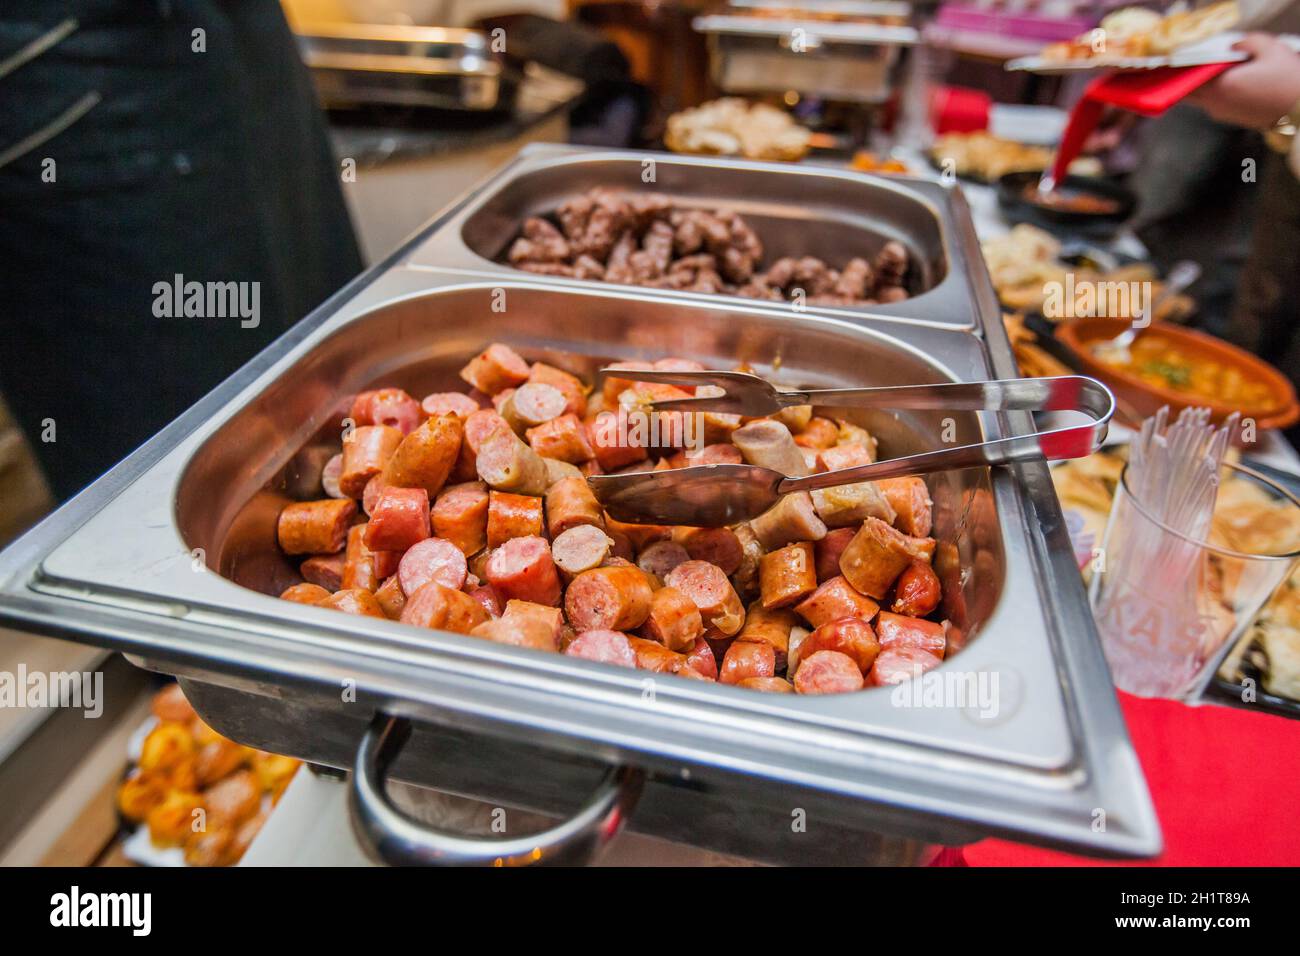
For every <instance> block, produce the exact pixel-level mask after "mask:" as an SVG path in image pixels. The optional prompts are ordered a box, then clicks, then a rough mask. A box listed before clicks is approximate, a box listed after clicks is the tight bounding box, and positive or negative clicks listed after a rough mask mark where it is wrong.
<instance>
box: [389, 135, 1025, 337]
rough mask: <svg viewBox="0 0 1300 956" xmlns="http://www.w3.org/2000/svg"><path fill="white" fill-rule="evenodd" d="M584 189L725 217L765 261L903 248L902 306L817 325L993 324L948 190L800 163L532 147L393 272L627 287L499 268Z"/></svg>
mask: <svg viewBox="0 0 1300 956" xmlns="http://www.w3.org/2000/svg"><path fill="white" fill-rule="evenodd" d="M595 186H607V187H611V188H614V189H619V190H623V191H626V192H629V193H651V192H653V193H656V194H658V195H662V196H667V197H669V198H670V199H672V201H673V202H674V203H676V204H678V205H681V206H688V207H698V208H718V207H725V208H727V209H732V210H734V211H736V212H738V213H740V214H741V215H742V216H744V217H745V219H746V221H747V222H749V224H750V225H751V226H752V227H753V228H754V230H755V231H756V232H757V233H758V235H759V238H760V239H762V240H763V244H764V247H765V248H766V250H767V255H766V257H767V260H768V261H770V260H772V259H776V258H778V257H780V256H787V255H793V256H802V255H812V256H818V257H819V258H822V259H824V260H826V261H827V262H829V263H831V264H832V265H842V264H843V262H844V261H846V260H847V259H848V258H849V257H850V256H853V255H866V256H872V255H874V254H875V252H876V250H878V249H879V248H880V246H881V245H883V244H884V242H885V241H886V240H888V239H896V240H898V241H899V242H902V243H903V244H904V245H905V246H907V247H908V249H909V251H910V252H911V254H912V260H913V278H912V280H911V285H912V289H911V291H912V293H913V294H912V297H911V298H910V299H907V300H906V301H903V302H898V303H894V304H890V305H873V306H870V307H866V308H828V307H822V306H818V307H817V308H816V310H815V311H817V312H818V313H820V314H825V315H831V316H836V317H839V318H846V319H853V320H860V319H867V318H871V319H885V320H888V321H891V322H903V323H908V324H916V325H929V326H936V327H940V328H948V329H966V330H969V329H975V328H977V327H978V326H979V325H980V323H981V316H995V317H996V316H998V315H999V314H1000V312H999V307H998V303H997V297H996V295H995V294H994V292H993V287H992V284H991V283H990V282H989V279H988V273H987V271H986V270H985V268H984V262H983V258H982V257H981V255H980V249H979V242H978V240H977V239H976V237H975V231H974V228H973V227H972V226H971V219H970V212H969V209H968V208H967V206H966V201H965V199H964V197H963V196H962V194H961V191H960V190H959V189H957V188H955V187H949V186H943V185H941V184H939V183H935V182H929V181H925V180H919V179H908V178H905V177H894V176H891V177H882V176H871V175H867V174H864V173H857V172H853V171H851V170H847V169H841V168H833V167H827V166H816V165H812V164H792V163H760V162H751V161H746V160H739V159H721V158H718V157H698V156H680V155H677V154H674V153H659V152H642V151H636V150H583V149H578V148H574V147H566V146H555V145H550V144H534V145H531V146H528V147H526V148H525V149H523V150H522V151H521V152H520V154H519V155H518V156H517V157H516V158H515V159H514V160H512V161H511V162H510V163H508V164H507V165H505V166H504V167H502V168H501V169H500V170H499V171H498V172H497V173H495V174H494V175H493V176H492V177H491V178H490V179H489V180H488V181H486V182H485V183H484V184H483V185H481V186H480V187H479V188H477V189H476V190H474V191H473V192H472V193H470V194H469V195H468V196H467V197H465V199H463V200H462V201H461V202H460V203H458V204H456V205H455V206H453V207H451V208H450V209H448V210H446V211H445V214H444V216H443V217H442V225H440V226H439V227H438V228H437V229H436V230H435V231H434V232H433V233H431V234H430V235H429V236H428V237H427V238H425V239H423V240H422V241H420V242H418V243H417V244H416V245H415V246H414V248H413V249H412V251H411V252H410V253H409V255H407V256H406V257H405V258H404V260H403V261H404V264H406V265H408V266H412V267H414V268H421V269H436V270H445V271H451V272H456V273H461V274H472V275H478V276H488V277H491V276H496V277H499V278H501V279H514V280H520V279H527V280H529V281H533V280H536V281H538V282H543V283H546V284H552V283H554V284H559V285H566V286H569V287H578V288H587V289H600V290H617V289H620V288H628V287H625V286H616V285H610V284H608V283H604V282H588V281H582V280H575V279H565V278H557V277H544V276H533V275H530V274H529V273H526V272H522V271H520V270H518V269H515V268H514V267H512V266H510V265H508V264H506V263H504V262H502V261H501V260H502V259H504V256H505V251H506V248H507V247H508V246H509V244H510V242H511V241H512V240H513V239H514V238H515V236H516V235H518V232H519V228H520V226H521V224H522V223H523V221H524V219H525V218H527V217H529V216H539V215H547V214H549V213H552V212H553V211H554V210H555V209H556V208H557V207H558V206H559V205H560V204H561V203H563V202H564V201H565V200H566V199H568V198H570V197H572V196H575V195H577V194H579V193H581V192H583V191H585V190H587V189H590V188H592V187H595ZM652 292H653V294H655V295H657V296H662V297H666V298H670V299H679V300H687V301H695V302H701V303H706V304H708V305H711V306H714V307H726V308H731V307H734V308H743V309H750V308H760V309H769V310H771V309H774V310H778V311H781V312H785V313H789V312H790V311H791V310H792V308H793V307H792V306H791V305H790V304H789V303H780V302H777V303H771V302H762V301H759V300H755V299H745V298H740V297H737V296H727V295H706V294H702V293H694V292H678V291H675V290H667V289H655V290H652Z"/></svg>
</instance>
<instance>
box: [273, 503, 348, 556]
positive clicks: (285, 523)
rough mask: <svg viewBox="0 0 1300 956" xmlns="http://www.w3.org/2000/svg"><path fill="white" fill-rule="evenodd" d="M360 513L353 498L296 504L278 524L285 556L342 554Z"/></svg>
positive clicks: (282, 516) (279, 538)
mask: <svg viewBox="0 0 1300 956" xmlns="http://www.w3.org/2000/svg"><path fill="white" fill-rule="evenodd" d="M356 513H357V503H356V502H355V501H353V500H352V499H350V498H323V499H321V500H320V501H295V502H294V503H293V504H291V505H286V506H285V508H284V510H283V511H281V512H280V517H279V519H278V520H277V521H276V528H275V533H276V538H277V539H278V540H279V542H280V550H281V551H283V552H284V553H285V554H333V553H335V552H336V551H342V550H343V545H344V543H345V542H346V541H347V534H348V527H349V526H350V525H351V524H352V518H353V517H354V516H355V515H356Z"/></svg>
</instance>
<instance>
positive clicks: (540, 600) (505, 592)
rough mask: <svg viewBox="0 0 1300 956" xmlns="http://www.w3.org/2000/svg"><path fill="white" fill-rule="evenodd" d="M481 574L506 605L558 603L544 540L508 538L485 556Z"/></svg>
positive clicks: (557, 583)
mask: <svg viewBox="0 0 1300 956" xmlns="http://www.w3.org/2000/svg"><path fill="white" fill-rule="evenodd" d="M484 572H485V575H486V577H487V580H488V583H489V584H491V585H492V587H494V588H496V590H497V592H498V593H499V594H500V595H501V596H502V597H503V598H505V599H506V600H507V601H509V600H510V599H512V598H517V599H519V600H521V601H532V602H533V603H535V604H548V605H556V604H559V603H560V591H561V587H560V573H559V571H557V570H556V568H555V562H554V561H553V560H551V547H550V545H549V544H547V543H546V539H545V538H540V537H527V538H511V539H510V540H509V541H507V542H505V544H503V545H501V547H499V548H497V549H496V550H495V551H493V552H492V553H491V555H489V556H488V559H487V565H486V567H485V568H484ZM587 573H588V574H591V573H593V572H590V571H588V572H587ZM570 619H571V620H572V618H570ZM575 626H577V625H576V622H575Z"/></svg>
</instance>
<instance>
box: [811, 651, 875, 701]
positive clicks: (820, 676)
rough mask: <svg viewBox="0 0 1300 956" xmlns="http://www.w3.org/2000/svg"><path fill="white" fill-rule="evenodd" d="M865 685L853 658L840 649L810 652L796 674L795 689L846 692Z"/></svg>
mask: <svg viewBox="0 0 1300 956" xmlns="http://www.w3.org/2000/svg"><path fill="white" fill-rule="evenodd" d="M864 685H865V681H864V680H863V679H862V671H861V670H860V669H859V668H858V665H857V664H855V663H854V662H853V658H851V657H849V656H847V655H845V654H841V653H839V652H838V651H818V652H817V653H815V654H810V655H809V656H808V659H807V660H805V661H803V663H801V664H800V665H799V670H798V671H796V672H795V675H794V689H795V692H796V693H799V694H845V693H848V692H850V691H855V690H862V688H863V686H864Z"/></svg>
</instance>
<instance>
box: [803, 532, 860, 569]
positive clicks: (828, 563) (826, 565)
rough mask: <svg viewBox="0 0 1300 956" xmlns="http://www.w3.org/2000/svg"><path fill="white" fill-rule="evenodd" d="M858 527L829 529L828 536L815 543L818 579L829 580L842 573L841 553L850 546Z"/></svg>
mask: <svg viewBox="0 0 1300 956" xmlns="http://www.w3.org/2000/svg"><path fill="white" fill-rule="evenodd" d="M857 533H858V529H857V528H836V529H835V530H834V531H827V532H826V537H824V538H822V539H821V540H820V541H817V542H816V543H815V544H814V545H813V554H814V557H815V558H816V560H817V580H818V581H828V580H830V579H831V578H833V577H837V576H838V575H839V573H840V555H842V554H843V553H844V549H845V548H847V547H848V546H849V542H850V541H852V540H853V536H854V535H855V534H857Z"/></svg>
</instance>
